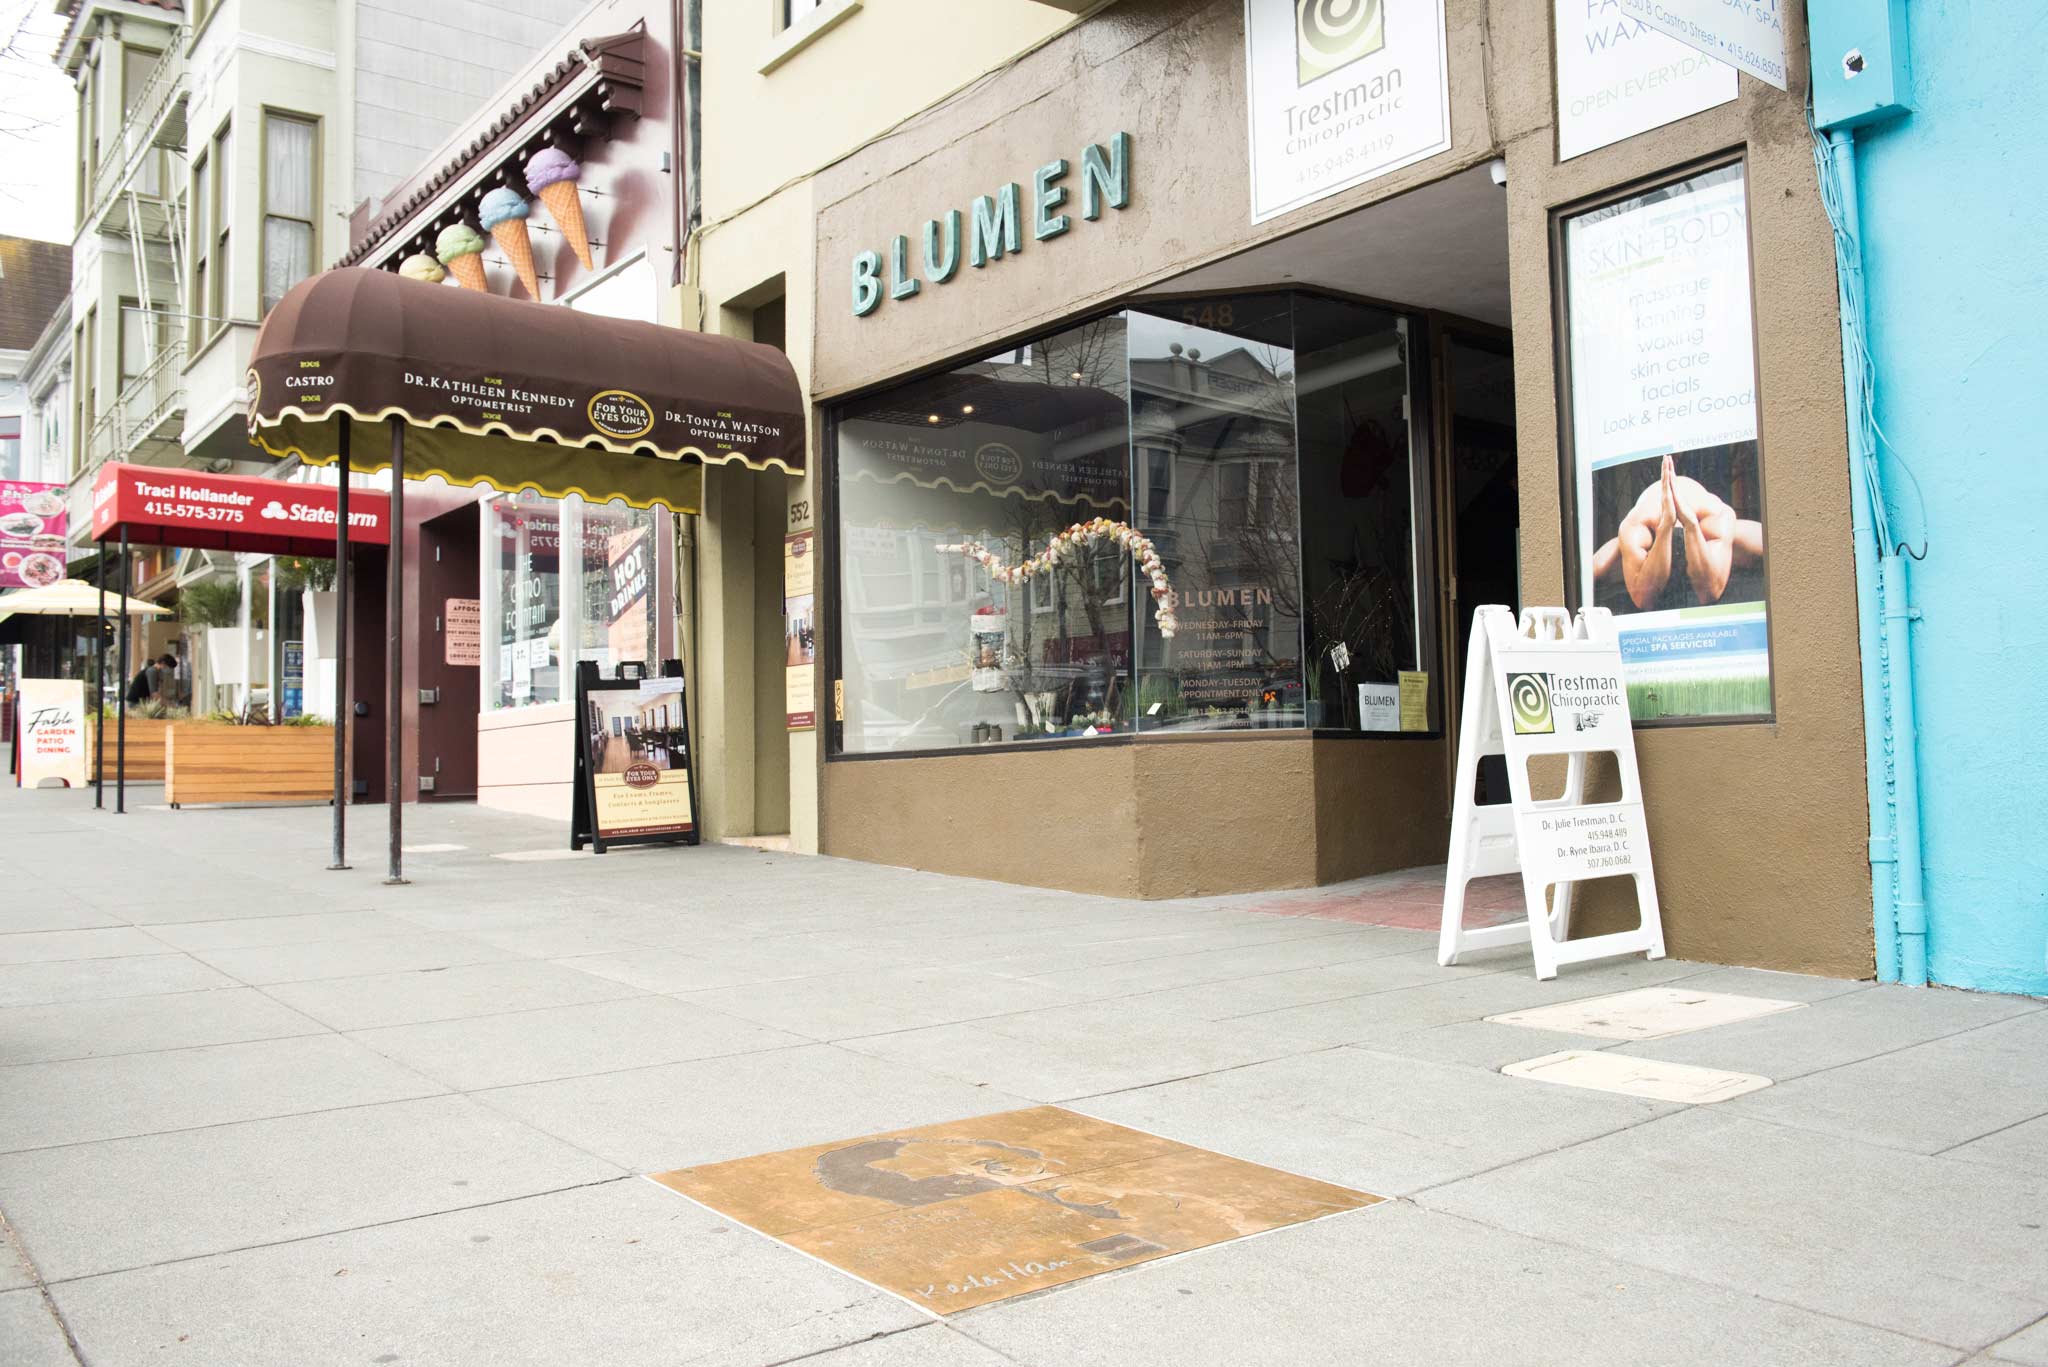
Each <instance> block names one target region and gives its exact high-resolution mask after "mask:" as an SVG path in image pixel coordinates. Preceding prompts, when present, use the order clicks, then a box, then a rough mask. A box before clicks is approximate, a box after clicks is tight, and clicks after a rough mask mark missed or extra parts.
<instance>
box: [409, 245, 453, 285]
mask: <svg viewBox="0 0 2048 1367" xmlns="http://www.w3.org/2000/svg"><path fill="white" fill-rule="evenodd" d="M398 273H399V274H400V275H402V276H404V277H405V278H406V279H408V280H418V281H421V282H423V283H425V284H429V285H438V284H440V283H441V282H442V281H443V280H446V279H447V278H448V272H446V271H444V270H442V269H441V263H440V262H438V261H436V260H435V259H434V258H433V257H431V256H428V255H427V254H426V253H425V252H414V253H413V254H412V255H411V256H408V257H407V258H405V260H403V261H401V262H399V263H398Z"/></svg>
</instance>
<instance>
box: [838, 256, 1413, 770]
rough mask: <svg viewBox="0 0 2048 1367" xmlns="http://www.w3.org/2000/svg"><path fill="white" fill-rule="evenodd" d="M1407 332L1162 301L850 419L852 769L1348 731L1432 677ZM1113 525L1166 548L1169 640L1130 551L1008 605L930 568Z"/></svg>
mask: <svg viewBox="0 0 2048 1367" xmlns="http://www.w3.org/2000/svg"><path fill="white" fill-rule="evenodd" d="M1407 328H1408V322H1407V320H1406V319H1404V318H1402V317H1400V316H1398V315H1395V314H1393V313H1390V312H1387V311H1385V310H1379V309H1373V308H1368V307H1364V306H1360V305H1355V304H1350V303H1346V302H1342V301H1337V300H1331V299H1324V298H1321V297H1318V296H1309V295H1303V294H1290V293H1286V292H1278V293H1272V294H1264V295H1248V296H1237V297H1234V298H1229V299H1210V300H1198V301H1187V300H1175V301H1172V302H1169V303H1160V304H1156V305H1154V304H1144V305H1138V306H1134V307H1133V308H1132V309H1131V310H1130V311H1128V312H1125V313H1121V314H1115V315H1111V316H1109V317H1107V318H1102V319H1097V320H1095V321H1092V322H1089V323H1085V324H1082V325H1080V326H1077V327H1075V328H1072V329H1069V330H1068V331H1066V332H1063V333H1059V334H1056V335H1054V336H1051V337H1047V338H1041V339H1036V340H1034V341H1032V342H1030V343H1028V344H1026V345H1023V346H1020V347H1017V348H1013V349H1010V350H1006V351H1004V352H1001V353H998V354H996V355H993V356H990V357H988V358H986V359H984V360H981V361H977V362H973V363H970V364H967V365H963V366H960V367H957V368H955V369H954V370H951V371H948V372H945V373H942V374H939V375H935V376H931V377H927V378H926V379H922V380H918V381H914V382H911V383H909V384H905V385H902V386H899V387H897V388H895V389H891V390H888V391H884V392H882V393H879V394H876V395H873V396H870V397H868V398H865V399H862V400H857V401H854V402H853V403H850V404H848V405H846V406H845V407H843V408H841V409H840V410H839V411H838V413H837V414H836V415H835V416H836V423H835V427H834V441H835V444H836V449H837V475H838V489H839V499H840V531H839V549H840V569H841V574H840V580H839V582H840V604H839V608H840V630H839V634H838V643H839V650H840V656H841V658H840V660H839V665H838V670H837V673H838V675H839V676H840V677H841V678H842V679H843V681H844V688H845V698H844V723H843V730H842V736H841V748H842V749H843V750H845V751H849V752H855V753H860V752H872V751H883V750H923V749H944V748H951V747H954V746H960V745H968V744H974V743H978V742H986V741H991V740H1004V741H1012V740H1019V739H1032V738H1036V739H1045V738H1071V737H1075V736H1080V735H1085V734H1089V733H1091V732H1092V733H1094V734H1103V733H1107V734H1112V735H1113V734H1119V733H1122V732H1126V731H1131V730H1136V731H1140V732H1146V731H1168V730H1197V731H1199V730H1231V729H1242V728H1246V727H1260V726H1281V727H1301V726H1323V727H1340V728H1341V727H1355V726H1356V725H1357V723H1358V721H1359V713H1358V708H1357V706H1356V703H1355V693H1356V685H1357V684H1359V683H1367V682H1370V683H1386V684H1391V683H1393V682H1394V681H1395V678H1396V675H1397V674H1398V673H1399V672H1400V671H1403V670H1410V669H1422V670H1429V669H1430V668H1431V667H1432V665H1433V662H1434V661H1433V653H1432V651H1431V650H1430V649H1429V648H1428V645H1427V642H1428V641H1429V640H1430V639H1431V637H1430V633H1431V632H1433V629H1434V624H1433V622H1431V621H1429V620H1427V619H1426V615H1425V613H1426V606H1427V605H1426V603H1425V601H1424V600H1423V597H1422V595H1421V594H1420V593H1419V592H1418V588H1419V581H1418V547H1419V546H1420V545H1421V544H1423V543H1422V542H1421V541H1420V540H1419V537H1418V530H1417V529H1418V526H1420V525H1423V524H1422V519H1421V518H1420V517H1419V516H1418V511H1417V510H1418V509H1421V508H1425V507H1426V500H1427V489H1426V486H1425V485H1424V484H1423V482H1422V477H1421V475H1420V468H1421V463H1420V462H1419V460H1418V459H1417V454H1416V451H1415V450H1414V447H1413V443H1412V442H1411V440H1410V433H1409V419H1408V411H1409V388H1410V383H1411V376H1410V373H1409V367H1408V357H1407V349H1406V339H1407ZM1133 483H1135V488H1133V487H1132V485H1133ZM1133 509H1135V510H1136V515H1135V517H1133V516H1132V510H1133ZM1097 516H1102V517H1107V518H1110V519H1113V520H1119V521H1124V520H1128V521H1131V522H1132V523H1133V525H1135V526H1136V527H1137V528H1138V530H1140V531H1141V532H1143V533H1144V534H1145V535H1147V536H1149V537H1150V538H1151V539H1152V541H1153V542H1154V544H1155V545H1156V547H1157V549H1158V552H1159V555H1160V557H1161V560H1162V562H1163V563H1164V565H1165V567H1166V571H1167V574H1168V577H1169V579H1170V580H1171V582H1172V586H1173V593H1174V599H1175V611H1176V615H1177V616H1178V617H1179V619H1180V630H1179V632H1178V634H1177V635H1176V636H1175V637H1173V638H1172V639H1166V638H1163V637H1161V636H1160V634H1159V632H1158V628H1157V624H1156V622H1155V620H1154V615H1153V611H1152V609H1153V606H1154V604H1153V600H1152V596H1151V594H1150V592H1149V585H1146V584H1144V583H1143V582H1142V581H1139V582H1138V585H1137V587H1138V588H1139V590H1140V591H1138V592H1135V593H1134V592H1133V591H1132V587H1133V567H1132V565H1131V564H1130V561H1129V559H1128V557H1127V556H1126V555H1125V554H1124V553H1123V552H1121V551H1120V550H1118V549H1117V548H1115V547H1114V546H1111V545H1107V544H1103V545H1099V546H1096V547H1093V548H1091V549H1089V550H1087V551H1085V552H1083V553H1079V554H1075V555H1073V556H1071V557H1070V558H1069V559H1068V560H1067V561H1066V563H1064V564H1062V565H1061V566H1059V567H1058V569H1057V570H1056V571H1055V572H1054V573H1053V574H1051V575H1049V576H1046V577H1042V578H1035V579H1032V580H1030V581H1027V582H1026V583H1024V584H1019V585H1016V586H1014V587H1013V586H1009V585H1005V584H1002V583H1000V582H994V581H992V580H991V578H990V576H989V575H988V574H987V573H986V571H984V570H982V569H981V568H980V567H979V566H967V567H966V568H965V569H962V568H960V567H959V565H958V564H957V563H956V562H957V556H954V555H952V554H950V553H947V554H942V553H940V552H939V551H938V550H937V549H936V548H937V547H938V546H941V545H947V544H953V543H958V542H963V541H978V542H981V543H983V544H985V545H986V546H987V547H988V548H989V549H990V550H991V551H992V552H993V553H994V554H995V555H996V556H998V557H999V558H1000V559H1001V560H1002V561H1003V562H1004V563H1006V564H1016V563H1017V562H1018V561H1020V560H1022V559H1024V558H1025V557H1027V556H1029V555H1033V554H1036V553H1038V552H1041V551H1043V550H1044V548H1045V546H1046V544H1047V542H1048V540H1049V539H1050V538H1051V537H1052V536H1053V535H1054V534H1055V533H1057V532H1058V531H1060V530H1061V529H1063V528H1065V527H1066V526H1068V525H1070V524H1072V523H1075V522H1081V521H1086V520H1088V519H1090V518H1093V517H1097ZM1340 646H1341V647H1342V649H1341V650H1338V649H1336V648H1337V647H1340ZM998 657H999V658H998ZM1134 665H1135V673H1134V672H1133V671H1134Z"/></svg>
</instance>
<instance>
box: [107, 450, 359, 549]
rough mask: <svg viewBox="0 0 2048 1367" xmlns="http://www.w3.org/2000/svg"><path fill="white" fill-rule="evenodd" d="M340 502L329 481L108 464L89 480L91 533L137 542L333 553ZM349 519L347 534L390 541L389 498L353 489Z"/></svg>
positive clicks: (108, 539)
mask: <svg viewBox="0 0 2048 1367" xmlns="http://www.w3.org/2000/svg"><path fill="white" fill-rule="evenodd" d="M338 502H339V499H338V497H337V492H336V490H335V488H334V486H332V485H329V484H287V483H286V482H284V481H283V480H279V479H263V478H261V477H259V476H255V475H211V474H207V473H205V472H203V471H199V470H169V469H162V468H159V467H156V466H150V465H118V464H109V465H104V466H101V467H100V472H99V474H98V476H97V477H96V478H95V479H94V480H93V486H92V535H93V540H95V541H118V540H120V539H121V538H122V537H123V536H126V537H127V539H128V540H129V541H130V542H131V543H134V544H138V545H143V546H188V547H191V548H193V549H195V550H209V551H248V552H251V553H252V554H256V555H304V556H314V557H324V556H331V555H333V554H334V530H335V528H334V519H335V508H336V504H337V503H338ZM348 524H349V528H348V539H349V540H350V541H354V542H360V543H362V544H364V545H371V546H388V545H390V544H391V500H390V499H389V498H387V497H386V496H384V495H383V494H379V493H372V492H371V491H369V490H367V489H351V490H350V491H349V500H348Z"/></svg>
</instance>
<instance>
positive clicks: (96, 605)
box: [0, 579, 170, 617]
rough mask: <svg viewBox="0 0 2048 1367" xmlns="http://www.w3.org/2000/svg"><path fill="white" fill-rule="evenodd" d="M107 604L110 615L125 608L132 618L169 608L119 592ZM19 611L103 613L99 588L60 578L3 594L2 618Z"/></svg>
mask: <svg viewBox="0 0 2048 1367" xmlns="http://www.w3.org/2000/svg"><path fill="white" fill-rule="evenodd" d="M106 604H107V615H108V616H109V617H119V616H121V615H123V611H124V608H125V612H126V615H127V616H130V617H160V616H162V615H163V614H164V613H166V612H169V611H170V609H169V608H167V607H164V606H163V605H162V604H160V603H150V602H145V601H144V600H142V599H140V598H123V597H122V596H121V595H120V594H118V593H110V594H108V595H107V597H106ZM17 612H19V613H30V614H36V615H40V616H44V617H97V616H99V615H100V591H99V589H98V588H97V587H96V586H95V585H92V584H88V583H86V582H85V581H84V580H83V579H59V580H58V581H57V582H56V583H54V584H47V585H45V586H44V587H42V588H39V589H17V590H15V591H14V592H13V593H0V617H6V616H8V615H10V614H12V613H17Z"/></svg>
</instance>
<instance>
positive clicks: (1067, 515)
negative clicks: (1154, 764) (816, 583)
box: [837, 317, 1133, 752]
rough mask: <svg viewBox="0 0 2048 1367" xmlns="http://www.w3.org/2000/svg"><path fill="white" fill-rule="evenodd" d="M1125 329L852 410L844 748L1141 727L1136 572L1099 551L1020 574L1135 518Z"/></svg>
mask: <svg viewBox="0 0 2048 1367" xmlns="http://www.w3.org/2000/svg"><path fill="white" fill-rule="evenodd" d="M1128 403H1129V399H1128V393H1127V385H1126V383H1125V361H1124V321H1123V319H1122V318H1120V317H1115V318H1106V319H1101V320H1098V321H1096V322H1092V323H1086V324H1083V325H1082V326H1080V327H1077V328H1073V329H1070V330H1068V331H1066V332H1063V333H1059V334H1057V335H1055V336H1051V337H1046V338H1042V339H1040V340H1037V341H1034V342H1031V343H1028V344H1026V345H1023V346H1020V347H1017V348H1015V349H1013V350H1010V351H1005V352H1002V353H1000V354H998V355H995V356H991V357H989V358H988V359H987V360H984V361H978V362H976V363H974V364H972V365H967V366H962V367H960V368H959V369H957V370H952V371H949V372H946V373H945V374H941V375H935V376H932V377H930V378H928V379H924V380H920V381H917V382H916V383H913V384H910V385H906V386H903V387H901V388H899V389H896V390H892V391H890V392H889V393H887V394H885V395H881V396H878V397H876V398H874V399H871V400H864V401H857V402H855V403H853V404H850V405H848V406H847V407H846V408H845V409H843V410H842V411H841V412H840V414H839V415H838V423H837V437H838V449H839V500H840V571H841V599H840V612H841V618H840V620H841V624H842V632H843V634H842V637H841V649H842V658H843V661H844V667H843V674H844V677H845V683H846V691H845V738H846V739H845V747H846V748H847V749H848V750H853V751H862V752H866V751H883V750H932V749H949V748H953V747H956V746H965V745H976V744H988V743H992V742H1001V741H1016V740H1031V739H1043V738H1047V737H1066V738H1085V737H1096V736H1104V735H1114V734H1117V733H1119V732H1122V731H1124V730H1126V729H1127V728H1128V727H1129V726H1130V719H1131V711H1132V703H1133V699H1132V696H1131V689H1130V673H1131V660H1130V656H1131V616H1130V611H1129V591H1128V587H1127V580H1128V573H1127V570H1128V562H1127V561H1125V560H1120V559H1118V558H1117V557H1116V556H1115V555H1114V554H1111V551H1112V550H1113V548H1112V547H1109V546H1108V545H1106V544H1105V545H1100V546H1096V547H1090V548H1087V549H1085V550H1084V551H1082V552H1081V553H1079V554H1077V555H1075V556H1073V557H1071V558H1068V559H1065V560H1063V561H1061V562H1060V563H1058V564H1056V565H1055V566H1053V567H1052V569H1051V570H1050V572H1048V573H1045V574H1041V575H1035V576H1033V577H1031V578H1029V579H1026V580H1024V581H1023V582H1021V583H1017V584H1014V585H1013V584H1008V583H1005V582H1003V581H1002V580H1001V579H1000V578H999V577H998V576H996V575H993V574H991V573H990V572H989V568H988V567H987V565H985V564H984V563H983V562H981V561H980V560H978V559H976V558H974V557H973V556H972V555H971V554H970V553H968V552H964V551H961V550H949V549H942V548H943V547H957V546H968V545H980V546H982V547H985V548H986V550H987V552H988V554H989V555H991V556H993V557H994V558H995V559H996V560H997V561H999V562H1000V564H1001V565H1003V566H1015V565H1017V564H1019V563H1020V562H1022V561H1023V560H1025V559H1027V558H1028V557H1030V556H1034V555H1037V554H1039V553H1041V552H1043V551H1044V550H1045V548H1046V544H1047V542H1048V541H1049V540H1050V539H1051V538H1052V537H1053V536H1054V535H1055V534H1056V533H1058V532H1059V531H1061V530H1062V529H1064V528H1066V527H1068V526H1069V525H1071V524H1073V523H1076V522H1085V521H1088V520H1090V519H1093V518H1097V517H1102V518H1108V519H1110V520H1112V521H1117V522H1123V521H1126V520H1127V519H1128V517H1129V502H1130V500H1129V475H1128V473H1127V455H1126V449H1127V446H1128V431H1129V409H1128Z"/></svg>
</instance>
